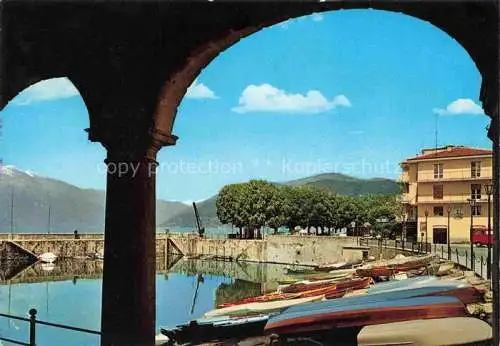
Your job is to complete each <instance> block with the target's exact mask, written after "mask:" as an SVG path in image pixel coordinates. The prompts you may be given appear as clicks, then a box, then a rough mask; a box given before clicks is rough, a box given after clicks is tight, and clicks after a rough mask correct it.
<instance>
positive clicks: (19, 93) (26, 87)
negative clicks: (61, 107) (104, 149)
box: [0, 75, 91, 123]
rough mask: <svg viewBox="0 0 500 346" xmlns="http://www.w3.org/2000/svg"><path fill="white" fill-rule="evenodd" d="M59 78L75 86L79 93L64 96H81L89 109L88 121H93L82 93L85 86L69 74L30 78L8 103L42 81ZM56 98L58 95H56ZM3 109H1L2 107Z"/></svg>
mask: <svg viewBox="0 0 500 346" xmlns="http://www.w3.org/2000/svg"><path fill="white" fill-rule="evenodd" d="M57 80H61V81H62V80H65V81H64V82H65V83H69V85H71V86H72V87H73V88H75V89H76V91H77V93H78V94H77V95H76V94H75V95H71V96H65V97H63V98H69V97H73V96H79V97H80V98H81V99H82V101H83V103H84V104H85V108H86V109H87V113H88V114H89V118H88V123H90V121H91V118H90V112H88V107H87V102H86V100H85V95H84V94H83V93H82V90H83V91H84V90H85V88H81V87H79V86H78V85H77V83H76V82H75V81H74V78H73V79H72V78H71V77H69V76H63V75H58V76H52V77H47V78H42V77H39V78H37V79H35V80H30V81H29V82H27V83H26V85H25V87H24V88H22V89H20V90H19V91H18V92H17V94H15V95H14V96H13V97H12V98H11V99H10V100H9V101H8V103H7V104H10V103H12V102H15V101H16V98H18V97H19V96H21V95H22V94H23V93H24V92H27V91H29V90H30V89H31V88H36V87H37V86H40V85H41V83H50V82H54V81H57ZM54 98H56V97H54ZM54 98H46V99H43V98H42V99H39V100H40V101H43V100H49V99H54ZM0 110H1V109H0Z"/></svg>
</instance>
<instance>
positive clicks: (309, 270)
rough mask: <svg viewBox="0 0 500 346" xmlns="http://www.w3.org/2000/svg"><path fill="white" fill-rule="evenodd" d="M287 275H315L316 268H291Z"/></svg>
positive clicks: (288, 269)
mask: <svg viewBox="0 0 500 346" xmlns="http://www.w3.org/2000/svg"><path fill="white" fill-rule="evenodd" d="M286 272H287V274H308V273H314V268H309V267H289V268H287V270H286Z"/></svg>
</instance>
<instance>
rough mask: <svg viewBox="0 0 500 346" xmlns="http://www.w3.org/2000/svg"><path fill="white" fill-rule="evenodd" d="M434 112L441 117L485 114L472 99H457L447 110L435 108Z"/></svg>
mask: <svg viewBox="0 0 500 346" xmlns="http://www.w3.org/2000/svg"><path fill="white" fill-rule="evenodd" d="M432 111H433V112H434V113H436V114H439V115H462V114H472V115H477V114H484V110H483V108H482V107H481V106H480V105H478V104H477V103H475V102H474V101H473V100H471V99H457V100H455V101H453V102H451V103H450V104H449V105H448V106H446V108H434V109H433V110H432Z"/></svg>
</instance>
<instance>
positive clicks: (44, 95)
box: [12, 77, 80, 106]
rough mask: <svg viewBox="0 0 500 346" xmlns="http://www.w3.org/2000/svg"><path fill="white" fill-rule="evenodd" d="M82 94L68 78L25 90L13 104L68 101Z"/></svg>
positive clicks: (34, 85)
mask: <svg viewBox="0 0 500 346" xmlns="http://www.w3.org/2000/svg"><path fill="white" fill-rule="evenodd" d="M78 95H80V93H79V92H78V89H76V88H75V86H74V85H73V83H71V82H70V80H69V79H68V78H65V77H62V78H52V79H47V80H44V81H41V82H38V83H36V84H33V85H31V86H30V87H28V88H26V89H24V90H23V91H22V92H21V93H20V94H19V95H17V96H16V98H14V99H13V100H12V103H13V104H16V105H19V106H27V105H30V104H32V103H35V102H40V101H49V100H58V99H66V98H69V97H73V96H78Z"/></svg>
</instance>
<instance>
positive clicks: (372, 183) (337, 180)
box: [284, 173, 400, 196]
mask: <svg viewBox="0 0 500 346" xmlns="http://www.w3.org/2000/svg"><path fill="white" fill-rule="evenodd" d="M284 184H285V185H290V186H304V185H306V186H314V187H316V188H318V189H323V190H327V191H330V192H337V193H339V194H341V195H346V196H363V195H369V194H376V195H389V194H394V193H398V192H400V188H399V186H398V184H397V183H396V182H395V181H394V180H391V179H385V178H371V179H360V178H355V177H351V176H349V175H345V174H340V173H324V174H318V175H314V176H311V177H307V178H302V179H297V180H292V181H289V182H286V183H284Z"/></svg>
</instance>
